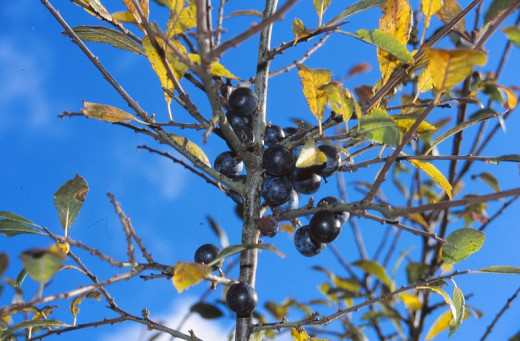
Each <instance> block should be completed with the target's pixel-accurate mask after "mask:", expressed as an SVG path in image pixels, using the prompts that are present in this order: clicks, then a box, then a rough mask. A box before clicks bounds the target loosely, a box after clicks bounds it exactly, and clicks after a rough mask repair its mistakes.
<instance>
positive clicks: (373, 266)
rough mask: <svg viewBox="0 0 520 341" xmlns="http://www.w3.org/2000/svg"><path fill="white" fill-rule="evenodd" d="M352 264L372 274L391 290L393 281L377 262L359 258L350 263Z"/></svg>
mask: <svg viewBox="0 0 520 341" xmlns="http://www.w3.org/2000/svg"><path fill="white" fill-rule="evenodd" d="M352 265H354V266H357V267H358V268H360V269H361V270H363V271H365V272H366V273H368V274H370V275H373V276H374V277H375V278H377V279H378V280H380V281H381V282H383V283H384V284H385V285H386V286H387V287H388V288H389V289H390V291H393V288H394V283H393V281H392V280H391V279H390V277H388V275H387V274H386V270H385V268H384V267H383V266H382V265H380V264H379V263H377V262H375V261H371V260H359V261H357V262H354V263H352Z"/></svg>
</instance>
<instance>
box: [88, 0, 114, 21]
mask: <svg viewBox="0 0 520 341" xmlns="http://www.w3.org/2000/svg"><path fill="white" fill-rule="evenodd" d="M82 1H83V2H86V3H87V4H88V5H89V6H90V7H92V9H93V10H94V13H92V12H90V11H89V10H87V12H88V13H90V14H93V15H99V16H100V17H101V18H103V19H106V20H107V21H112V16H111V15H110V13H109V12H108V11H107V9H106V8H105V7H104V6H103V5H102V4H101V2H100V1H99V0H82Z"/></svg>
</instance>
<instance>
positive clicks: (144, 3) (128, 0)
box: [122, 0, 149, 25]
mask: <svg viewBox="0 0 520 341" xmlns="http://www.w3.org/2000/svg"><path fill="white" fill-rule="evenodd" d="M122 1H123V3H124V4H125V5H126V8H127V9H128V12H130V13H132V15H133V16H134V18H135V21H136V22H137V23H138V24H139V25H140V24H141V23H142V19H141V16H140V15H139V12H138V11H137V9H136V8H135V6H134V2H133V1H132V0H122ZM136 3H137V4H138V5H139V7H140V9H141V11H142V12H143V14H144V16H145V17H146V18H148V15H149V5H148V0H136Z"/></svg>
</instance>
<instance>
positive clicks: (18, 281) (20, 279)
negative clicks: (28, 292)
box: [13, 268, 29, 288]
mask: <svg viewBox="0 0 520 341" xmlns="http://www.w3.org/2000/svg"><path fill="white" fill-rule="evenodd" d="M28 274H29V273H28V272H27V270H25V268H23V269H22V271H20V272H19V273H18V276H16V281H15V282H14V284H13V287H14V288H20V287H21V286H22V284H23V281H25V278H26V277H27V275H28Z"/></svg>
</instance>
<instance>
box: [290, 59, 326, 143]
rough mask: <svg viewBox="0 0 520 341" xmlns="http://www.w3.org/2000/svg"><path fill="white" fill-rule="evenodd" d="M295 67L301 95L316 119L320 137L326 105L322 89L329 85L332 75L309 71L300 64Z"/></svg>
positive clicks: (323, 71)
mask: <svg viewBox="0 0 520 341" xmlns="http://www.w3.org/2000/svg"><path fill="white" fill-rule="evenodd" d="M296 66H297V67H298V70H299V71H298V76H299V77H300V81H301V83H302V86H303V95H304V96H305V99H306V100H307V104H308V105H309V109H310V110H311V112H312V114H313V115H314V116H315V117H316V118H317V119H318V122H319V128H320V135H321V134H322V129H321V121H322V119H323V112H324V111H325V107H326V105H327V96H326V92H325V91H324V90H323V89H322V87H323V86H324V85H325V84H327V83H330V81H331V77H332V73H331V72H330V71H329V70H326V69H309V68H308V67H306V66H303V65H301V64H296Z"/></svg>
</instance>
